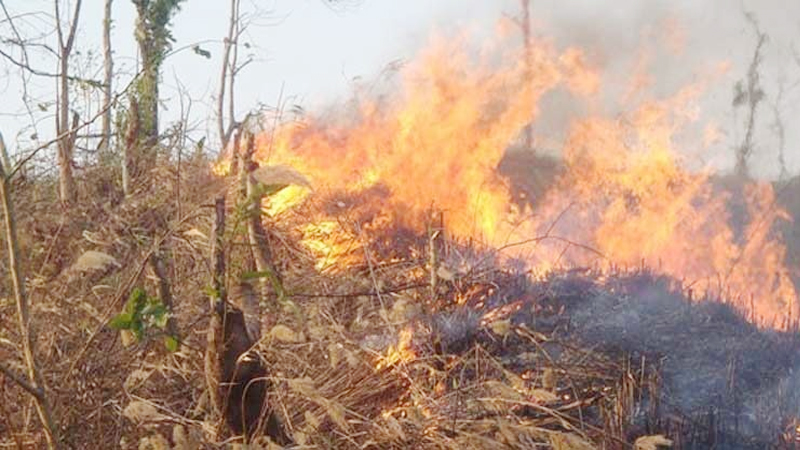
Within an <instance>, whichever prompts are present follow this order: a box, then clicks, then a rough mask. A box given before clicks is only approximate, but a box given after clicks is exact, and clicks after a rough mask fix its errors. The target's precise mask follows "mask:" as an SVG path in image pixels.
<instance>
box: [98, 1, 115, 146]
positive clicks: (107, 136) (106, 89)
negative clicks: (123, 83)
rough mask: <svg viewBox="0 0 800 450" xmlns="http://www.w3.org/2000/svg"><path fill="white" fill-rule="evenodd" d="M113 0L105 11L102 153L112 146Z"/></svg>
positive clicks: (108, 2) (108, 3)
mask: <svg viewBox="0 0 800 450" xmlns="http://www.w3.org/2000/svg"><path fill="white" fill-rule="evenodd" d="M112 3H113V0H105V7H104V13H103V72H104V77H103V107H104V108H105V112H104V113H103V123H102V127H103V138H102V142H101V144H100V152H101V154H108V152H109V149H110V148H111V92H112V84H111V83H112V77H113V75H114V59H113V58H112V56H111V5H112Z"/></svg>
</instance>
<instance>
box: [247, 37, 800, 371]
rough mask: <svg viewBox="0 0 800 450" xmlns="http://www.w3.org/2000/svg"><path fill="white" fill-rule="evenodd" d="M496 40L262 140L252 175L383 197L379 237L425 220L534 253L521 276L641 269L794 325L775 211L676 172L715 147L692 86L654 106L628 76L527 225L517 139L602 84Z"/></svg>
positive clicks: (277, 210) (427, 63) (779, 214)
mask: <svg viewBox="0 0 800 450" xmlns="http://www.w3.org/2000/svg"><path fill="white" fill-rule="evenodd" d="M501 31H502V30H501ZM506 34H507V33H506ZM500 35H503V33H502V32H501V33H500ZM498 39H499V41H500V42H497V41H495V40H492V42H489V43H485V44H483V45H481V46H480V48H479V49H478V50H477V51H470V50H468V49H469V48H470V45H469V42H468V39H467V38H466V37H461V38H458V39H447V38H441V37H440V38H434V39H433V41H432V43H431V44H430V46H428V48H426V49H425V50H423V51H422V52H421V53H420V54H419V55H418V57H417V58H415V59H414V60H413V61H411V62H410V63H408V64H407V65H405V66H404V67H402V68H401V69H400V71H399V74H398V75H399V77H398V78H399V80H400V85H399V86H398V87H396V88H395V89H393V90H392V91H391V93H389V94H387V95H385V96H373V98H365V96H359V97H358V98H357V99H356V101H355V102H353V103H352V104H351V106H350V107H348V108H343V109H341V110H340V111H338V114H339V115H338V116H337V117H335V118H326V117H309V118H307V119H306V120H304V121H302V122H300V123H289V124H284V125H281V126H279V127H278V129H276V130H273V131H271V132H270V133H264V134H262V135H260V136H259V137H258V140H257V152H256V159H257V160H258V161H260V162H261V163H263V164H286V165H290V166H292V167H294V168H296V169H297V170H299V171H300V172H302V173H303V174H305V175H306V176H308V177H309V178H310V179H311V183H312V185H313V186H315V188H316V187H324V188H325V189H330V190H332V191H337V190H338V191H345V192H360V191H364V190H367V189H370V188H373V187H375V186H382V187H383V188H385V189H386V190H387V191H388V192H389V193H390V195H389V196H388V197H387V198H386V199H384V200H382V201H381V205H379V206H380V207H381V208H382V209H383V211H384V212H385V213H386V214H387V215H388V217H389V218H390V219H391V220H389V221H394V222H402V223H403V224H406V225H409V226H411V227H414V228H416V229H417V230H424V229H425V226H426V222H425V220H426V217H429V215H427V214H426V212H427V211H430V209H431V208H436V209H439V210H442V211H443V212H444V215H445V218H446V219H445V222H446V228H447V232H448V233H449V234H451V235H454V236H458V237H464V238H471V239H473V240H476V241H479V242H482V243H485V244H486V245H490V246H496V247H499V246H503V245H506V244H509V243H514V242H519V241H530V242H531V243H529V244H527V245H525V246H516V247H514V248H515V249H516V250H517V251H518V252H519V254H522V255H525V257H526V258H527V260H528V262H529V263H530V265H531V268H532V269H539V270H541V269H551V268H555V267H558V266H570V265H586V264H592V265H596V266H600V267H602V266H607V265H616V266H639V265H640V264H646V265H647V266H648V267H650V268H652V269H653V270H656V271H659V272H661V273H664V274H668V275H670V276H672V277H674V278H676V279H679V280H683V281H684V282H685V284H686V285H687V286H691V287H692V289H693V290H694V291H695V292H699V293H701V294H709V295H712V296H713V295H725V296H728V297H733V298H734V299H735V298H739V299H740V301H741V303H742V305H743V306H745V307H747V306H749V305H747V303H750V302H751V300H752V304H753V307H754V308H755V311H754V314H755V315H757V316H760V317H761V318H762V319H765V320H767V321H771V320H772V319H773V318H775V317H785V316H786V315H787V314H791V317H793V318H798V309H797V308H798V307H797V305H796V303H797V301H796V297H797V294H796V292H795V288H794V284H793V283H792V280H791V277H790V271H789V269H788V268H787V267H785V264H784V261H785V251H786V250H785V247H784V245H783V244H782V243H781V242H780V241H779V240H778V239H777V238H776V237H775V235H774V234H773V225H774V223H775V222H776V221H778V220H783V219H786V218H787V216H786V214H785V213H784V212H783V211H780V210H778V209H777V208H775V206H774V193H773V192H772V188H771V186H770V185H769V184H767V183H760V184H759V183H752V182H751V183H746V184H741V186H742V187H741V191H742V193H741V195H739V196H737V195H735V194H732V193H731V191H730V190H728V191H727V193H720V192H718V189H715V187H714V186H713V184H712V182H711V181H712V174H711V171H709V170H700V171H697V170H694V171H693V170H689V169H687V168H686V164H685V163H684V162H683V161H682V160H681V157H680V156H679V155H681V154H687V152H692V151H700V150H703V149H704V146H705V145H708V143H709V142H712V141H714V140H717V139H719V134H718V133H717V132H715V130H716V128H715V127H714V125H713V124H703V123H701V122H700V111H699V110H698V108H697V107H696V103H697V99H698V98H699V97H701V96H702V93H703V90H704V86H703V84H702V83H698V84H696V85H691V86H687V87H686V88H684V89H682V90H680V91H679V92H677V93H676V94H675V95H674V96H672V97H671V98H666V99H664V98H661V99H653V98H649V97H648V95H647V92H646V90H647V86H648V84H649V83H642V82H641V80H642V79H649V78H648V77H647V76H645V75H644V74H643V73H637V74H635V78H636V79H638V80H640V81H638V82H637V81H636V80H634V84H635V88H632V90H631V92H630V93H628V95H623V96H622V97H623V98H622V99H621V101H622V102H625V104H624V107H625V108H624V109H625V110H627V111H628V112H627V113H625V114H623V115H621V116H619V117H616V118H608V117H603V116H602V115H599V114H590V115H588V116H586V117H584V118H581V119H576V120H575V121H574V122H573V123H572V125H571V127H570V131H569V133H568V136H567V138H566V139H565V140H564V142H563V146H562V148H561V155H562V158H563V166H564V171H563V174H562V175H561V176H560V178H559V179H558V180H557V182H556V183H554V184H553V186H551V188H550V189H549V191H548V192H547V193H546V194H545V195H544V196H543V197H542V198H541V199H537V202H536V207H535V209H533V210H530V209H527V208H519V207H515V206H512V205H513V202H511V198H510V194H509V192H510V191H509V189H508V180H504V179H502V178H501V177H500V176H498V174H497V171H496V168H497V166H498V163H499V162H500V160H501V158H502V157H503V155H504V154H505V152H506V150H507V149H508V148H509V147H511V146H513V145H515V144H516V143H517V140H518V138H519V135H520V132H521V130H522V129H523V128H524V127H525V126H526V125H527V124H528V123H530V122H531V121H535V120H536V119H537V118H538V117H539V116H540V115H542V114H545V113H546V111H540V110H539V108H538V104H539V103H540V100H541V99H542V97H543V96H545V95H547V94H548V93H552V92H555V91H559V92H567V93H569V95H571V96H572V97H573V98H576V99H579V98H580V99H584V102H585V103H586V104H587V106H588V108H587V109H588V110H589V111H594V110H596V109H597V108H595V107H594V105H596V103H597V101H596V95H597V92H598V91H600V90H601V89H602V86H601V79H602V78H601V75H600V74H599V73H598V72H597V71H596V70H594V69H593V67H592V65H591V64H590V63H589V62H587V58H586V57H585V56H584V54H583V53H582V52H581V51H580V50H578V49H574V48H571V49H567V50H565V51H563V52H561V53H559V52H558V51H557V50H556V49H555V48H554V46H553V45H551V44H550V43H548V42H538V43H534V45H532V47H531V51H530V52H529V53H523V52H522V51H521V49H520V48H519V46H517V45H507V43H504V42H502V37H501V38H498ZM526 55H527V56H526ZM526 57H528V58H529V59H526ZM640 71H645V69H644V68H639V69H637V72H640ZM366 97H368V96H366ZM635 102H638V103H635ZM697 125H699V128H700V129H704V132H702V133H701V135H699V136H697V137H696V139H695V141H696V142H697V144H696V146H697V148H677V147H682V145H684V146H685V144H682V145H679V144H678V143H677V142H676V141H677V140H676V138H675V136H676V135H678V134H681V132H682V130H684V129H686V128H687V127H689V126H695V127H697ZM704 125H705V128H703V126H704ZM309 193H310V191H309V190H307V189H301V190H290V189H287V190H284V191H283V192H282V193H281V194H279V196H278V197H274V198H272V199H271V203H270V205H269V206H268V209H269V212H270V213H271V214H273V215H277V214H281V213H282V212H283V211H285V210H287V209H289V208H291V206H292V205H295V204H297V203H298V202H301V201H303V199H304V198H305V197H306V196H307V195H309ZM740 198H741V201H743V202H744V209H746V211H747V212H746V214H745V216H746V218H747V219H748V220H746V221H745V223H744V224H741V226H740V224H737V223H736V221H737V220H738V219H737V218H735V217H732V214H731V212H730V210H731V208H730V207H729V203H730V202H731V201H735V200H739V199H740ZM334 225H335V223H333V222H329V221H327V219H321V220H319V221H317V222H315V223H313V224H310V225H309V226H308V228H307V229H306V230H305V234H306V237H307V239H306V240H307V245H308V246H309V247H310V248H312V250H314V252H316V253H317V254H318V255H319V256H320V261H325V262H322V263H321V264H322V265H323V266H324V265H325V264H328V262H330V261H332V260H335V259H336V257H337V248H338V246H340V245H341V243H336V242H332V241H331V239H328V236H331V235H333V234H335V233H332V230H333V228H331V227H334ZM543 236H544V237H546V239H534V238H536V237H543ZM356 238H357V237H356ZM517 256H518V255H517ZM320 267H321V266H320ZM408 339H410V337H408ZM402 348H403V347H402V340H401V345H399V346H398V348H397V349H395V350H394V351H396V353H397V355H389V356H387V357H386V358H385V361H396V360H399V359H402V357H401V356H398V355H401V353H402Z"/></svg>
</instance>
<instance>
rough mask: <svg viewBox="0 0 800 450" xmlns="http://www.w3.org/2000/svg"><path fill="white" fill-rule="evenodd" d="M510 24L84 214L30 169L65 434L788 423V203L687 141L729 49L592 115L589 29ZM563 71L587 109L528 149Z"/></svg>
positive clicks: (429, 441) (584, 441) (682, 436)
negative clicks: (713, 67)
mask: <svg viewBox="0 0 800 450" xmlns="http://www.w3.org/2000/svg"><path fill="white" fill-rule="evenodd" d="M508 32H509V31H508V29H507V24H502V25H501V26H499V29H498V33H497V37H495V38H494V39H493V40H492V42H490V43H488V44H487V43H484V44H482V46H481V47H480V48H479V49H477V50H467V49H471V48H473V47H472V46H471V44H470V43H469V42H468V38H467V37H462V38H460V39H452V38H450V37H441V38H437V39H434V40H433V41H432V42H431V44H430V45H429V46H428V47H427V48H426V49H425V50H423V51H422V52H421V53H420V55H419V56H418V57H417V58H416V59H414V60H413V61H410V62H408V63H407V64H405V65H403V66H402V67H400V68H398V69H397V73H396V74H395V77H394V78H392V80H391V81H390V82H388V83H387V86H386V88H385V89H384V86H383V85H379V86H377V87H375V89H374V90H373V91H364V92H361V91H359V92H357V95H356V97H355V99H354V100H353V101H352V102H351V103H349V104H347V105H346V106H343V107H341V108H339V109H337V110H336V111H335V113H328V114H327V115H325V114H320V115H308V116H305V117H301V118H298V119H297V120H293V121H289V120H276V121H265V122H268V123H269V125H265V126H264V127H266V128H267V130H266V131H263V132H258V133H255V134H254V133H253V132H252V130H253V129H256V128H257V126H256V125H257V124H255V123H254V122H255V121H256V119H252V120H250V123H249V124H248V125H249V127H250V129H247V127H243V129H242V130H239V131H237V132H236V133H235V134H234V135H233V138H232V142H231V144H230V145H229V148H228V149H227V150H226V152H225V153H224V154H223V157H222V158H221V160H220V161H218V162H217V163H216V164H214V165H213V168H212V170H209V169H208V165H209V164H206V161H202V160H196V161H192V162H191V163H187V164H189V167H184V168H183V170H175V171H172V168H173V166H165V167H166V169H163V172H158V171H159V170H162V169H156V170H155V171H154V172H153V173H154V176H162V177H163V178H160V180H161V181H162V182H163V183H162V184H158V185H157V184H155V183H153V184H149V185H143V186H141V188H140V190H139V191H138V192H137V193H136V194H135V195H133V196H131V197H129V198H127V199H126V200H125V202H124V203H123V204H122V205H121V206H120V205H116V204H115V205H114V208H113V213H109V212H108V210H109V208H110V207H109V205H108V204H107V203H104V202H100V201H98V203H97V204H93V205H85V206H83V208H85V210H82V211H81V214H83V215H84V216H85V217H89V218H90V219H88V220H85V223H83V224H65V223H61V224H56V225H53V224H52V223H49V222H47V221H41V220H38V219H37V220H34V219H33V218H34V217H40V214H45V210H46V208H47V205H46V204H44V202H42V201H40V200H37V198H36V196H35V195H34V194H35V192H34V190H31V191H30V192H26V191H24V190H21V191H19V193H20V195H22V196H28V195H29V196H31V197H30V198H26V200H30V202H29V203H27V205H26V206H24V208H27V209H28V210H29V211H28V212H29V213H30V214H27V215H26V216H25V217H23V218H22V219H21V221H22V224H21V227H20V228H21V229H26V230H29V233H30V234H31V237H30V242H27V243H26V244H25V245H27V247H28V248H34V249H37V250H38V252H37V253H34V252H31V255H30V256H29V260H28V261H26V263H27V264H29V265H33V264H34V263H38V264H40V266H41V267H42V269H41V271H40V272H41V273H40V275H38V276H37V277H36V278H35V279H33V280H29V283H30V284H31V285H32V290H33V291H37V290H40V291H41V292H51V293H61V294H62V295H61V297H60V298H63V300H59V299H52V298H43V300H42V303H41V305H42V306H41V307H40V308H41V310H40V311H37V315H36V321H37V325H38V326H39V329H42V327H43V326H44V325H46V324H48V323H56V324H58V330H59V331H58V332H55V333H53V335H50V336H40V337H39V341H41V342H39V343H38V345H39V346H40V347H42V348H46V349H49V351H47V352H43V353H44V355H45V357H44V358H45V359H44V361H42V365H43V366H44V367H47V371H46V374H47V376H48V377H49V378H48V380H47V384H48V385H49V386H50V387H51V388H52V392H53V394H54V398H55V404H56V406H55V410H56V411H57V416H58V417H59V418H60V424H61V425H60V426H61V429H60V432H59V434H60V435H61V436H63V439H64V442H65V443H66V445H69V446H71V447H73V448H112V447H123V448H136V446H138V448H140V449H142V448H174V449H193V448H222V447H225V446H226V445H229V444H231V445H233V444H234V443H235V444H237V445H238V444H240V443H242V442H244V443H247V444H249V445H251V446H252V447H255V448H276V446H278V445H281V446H286V447H288V448H352V449H356V448H359V449H364V448H398V449H399V448H413V447H423V448H451V449H461V448H486V449H489V448H500V447H507V448H536V447H542V448H554V449H595V448H598V449H599V448H608V449H629V448H634V449H637V450H646V449H656V448H659V447H670V446H672V447H674V448H711V447H714V448H731V449H751V448H752V449H761V448H768V447H769V446H774V447H776V448H794V445H795V443H796V442H797V434H798V433H797V430H798V428H797V421H798V418H799V417H800V398H798V395H797V388H798V385H797V384H798V382H800V380H798V379H797V372H796V368H797V367H798V363H800V360H798V359H799V358H798V356H800V353H798V352H797V350H796V349H797V345H798V344H800V340H799V339H798V333H797V329H798V325H797V324H798V320H800V310H799V309H798V299H797V291H796V281H797V275H798V274H797V271H796V268H794V267H791V266H790V265H788V264H787V261H791V260H792V259H791V255H790V254H789V250H787V246H786V245H785V244H784V242H785V240H784V236H787V235H789V234H790V233H789V232H786V231H785V230H786V229H793V228H791V215H790V213H789V212H788V210H787V209H788V208H789V207H788V206H783V205H784V203H782V202H781V201H780V199H779V193H776V192H775V190H774V187H773V185H772V184H771V183H769V182H766V181H756V180H751V179H748V178H735V177H723V176H720V175H718V174H715V173H714V172H713V171H712V170H711V169H710V168H691V167H689V165H688V164H687V163H686V161H685V160H684V157H685V155H686V154H687V153H688V152H695V151H700V150H702V149H703V143H702V139H700V137H698V136H696V135H695V134H696V133H695V134H692V131H691V130H697V129H701V130H708V129H709V128H708V127H706V124H704V123H703V122H702V120H703V119H702V116H701V115H700V114H699V111H697V108H696V102H697V100H698V98H700V97H701V96H702V95H703V91H704V85H705V84H706V83H709V82H712V81H713V79H714V76H715V75H714V74H713V73H712V74H709V75H708V77H707V79H706V80H702V81H701V82H698V83H697V84H695V85H691V86H688V87H686V88H684V89H681V90H679V91H678V92H675V93H674V94H673V95H671V96H667V97H665V98H651V97H649V96H648V95H646V94H644V93H639V94H635V95H634V94H631V95H629V96H626V99H625V103H624V104H622V105H620V107H621V109H623V110H624V111H625V112H624V113H622V114H619V115H617V116H615V117H608V116H604V115H603V113H602V108H599V107H597V104H598V103H599V102H600V100H599V99H600V97H601V96H602V92H603V83H602V79H603V78H602V76H601V74H600V73H599V69H596V68H594V67H593V66H592V64H591V60H590V58H589V57H587V56H586V55H584V54H583V53H582V52H581V51H580V50H578V49H575V48H569V49H558V48H556V46H555V45H554V44H552V43H549V42H546V41H541V42H532V43H531V44H530V45H529V46H528V47H526V48H525V49H524V51H522V50H519V51H517V50H514V48H515V47H514V46H513V45H508V44H507V42H506V39H507V38H508V36H507V34H508ZM636 83H637V80H631V87H630V89H631V92H633V91H635V90H636V86H635V84H636ZM384 91H385V92H384ZM553 95H563V96H568V97H569V98H570V99H571V101H574V102H582V103H583V104H585V110H586V113H585V114H584V115H582V116H581V117H579V118H577V119H575V120H574V121H573V122H572V123H571V125H570V127H569V129H568V132H567V134H566V136H565V138H564V139H563V141H562V142H561V145H560V147H559V148H544V145H540V146H537V148H536V151H535V152H534V149H529V148H520V144H519V142H520V135H521V133H522V131H523V130H524V129H525V127H526V126H527V125H528V124H529V123H530V122H531V121H532V120H533V121H534V122H535V121H536V120H538V119H539V118H540V117H543V116H546V115H547V114H548V111H547V110H546V109H545V108H543V107H541V106H540V105H542V102H543V101H544V99H545V98H547V97H548V96H553ZM262 125H263V124H262ZM701 134H702V133H701ZM687 135H688V136H689V137H693V138H697V139H696V140H692V139H686V136H687ZM542 142H553V140H547V139H544V138H543V139H542ZM686 142H695V144H686ZM685 145H690V146H691V147H690V148H683V147H684V146H685ZM554 153H555V154H558V155H560V158H555V157H553V156H552V154H554ZM682 155H684V156H682ZM521 161H522V162H524V163H521ZM212 172H213V173H212ZM534 176H536V177H541V178H537V180H534V181H532V180H531V177H534ZM538 179H543V180H547V182H546V183H543V184H542V183H539V182H538ZM181 186H183V189H181ZM187 186H191V189H186V187H187ZM175 192H178V193H177V194H175ZM173 196H176V197H177V202H176V201H175V198H173ZM211 198H217V202H216V203H215V205H214V207H213V208H212V207H210V205H209V204H208V203H209V199H211ZM120 202H121V201H120ZM784 208H787V209H784ZM48 227H49V228H48ZM54 227H57V230H55V231H54V230H52V229H50V228H54ZM50 235H56V236H58V239H61V240H62V241H63V242H65V243H66V244H65V245H64V246H63V247H64V251H63V252H61V251H54V252H50V251H49V250H46V249H42V248H38V247H37V245H38V244H37V243H39V242H46V241H47V239H45V236H50ZM81 255H82V256H81ZM87 255H88V256H87ZM159 255H162V256H163V255H168V257H167V256H163V257H161V256H159ZM159 258H161V259H159ZM165 260H166V261H168V263H167V265H166V266H165V267H162V266H160V265H159V264H162V263H160V262H159V261H165ZM148 278H149V279H151V281H147V279H148ZM148 283H150V284H153V285H154V286H155V289H150V291H152V292H153V293H154V294H153V295H150V296H147V295H145V294H142V298H143V299H144V300H141V301H140V302H138V303H137V301H134V300H129V301H128V303H127V304H125V301H124V300H125V299H126V298H129V293H130V291H132V290H133V288H134V287H135V286H139V285H145V284H148ZM0 293H3V291H0ZM155 293H158V294H157V295H156V294H155ZM92 295H94V296H96V297H97V298H103V299H106V300H105V303H103V304H102V306H101V307H96V306H94V305H93V304H92V303H91V302H88V301H87V300H86V298H88V297H90V296H92ZM156 297H158V298H156ZM109 298H110V299H111V300H108V299H109ZM131 298H133V297H131ZM45 300H48V301H50V302H54V303H53V304H55V305H57V308H48V307H46V305H47V303H46V302H45ZM7 306H8V305H5V304H4V303H3V304H0V307H2V308H6V307H7ZM120 311H122V313H120ZM0 324H2V321H0ZM109 324H110V325H111V327H110V326H109ZM112 328H116V329H120V330H122V332H121V333H120V335H121V336H122V339H118V338H117V336H118V334H117V332H116V331H114V330H112ZM9 333H10V332H9ZM42 334H44V333H42ZM9 336H11V334H9ZM12 337H15V336H12ZM0 338H3V339H6V338H5V336H4V335H0ZM6 340H9V342H11V340H10V339H6ZM3 342H5V341H3ZM164 344H166V345H164ZM164 347H166V348H164ZM3 348H4V347H2V346H0V355H2V356H3V357H4V358H5V357H6V354H5V353H4V352H6V350H3ZM62 355H69V358H63V357H62ZM76 374H80V377H78V376H77V375H76ZM86 380H88V381H86ZM3 389H6V388H5V387H4V388H3ZM15 395H17V396H18V395H20V393H19V392H16V391H14V390H4V391H0V397H2V398H3V399H12V398H15V397H14V396H15ZM3 405H4V406H3ZM28 410H29V408H28V407H26V406H25V404H24V402H11V401H0V417H5V418H8V417H11V418H13V417H21V416H23V415H25V414H27V413H29V411H28ZM3 420H5V421H0V436H3V435H5V436H8V438H2V439H0V442H2V443H3V444H8V445H13V444H14V443H15V442H16V443H17V445H18V446H19V447H24V446H25V445H29V444H30V445H29V446H31V447H35V446H36V445H37V443H38V442H40V441H37V439H38V437H37V434H36V430H34V429H32V428H30V427H29V426H28V425H27V424H23V423H21V422H20V421H17V420H9V419H3ZM168 437H169V438H168Z"/></svg>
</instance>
